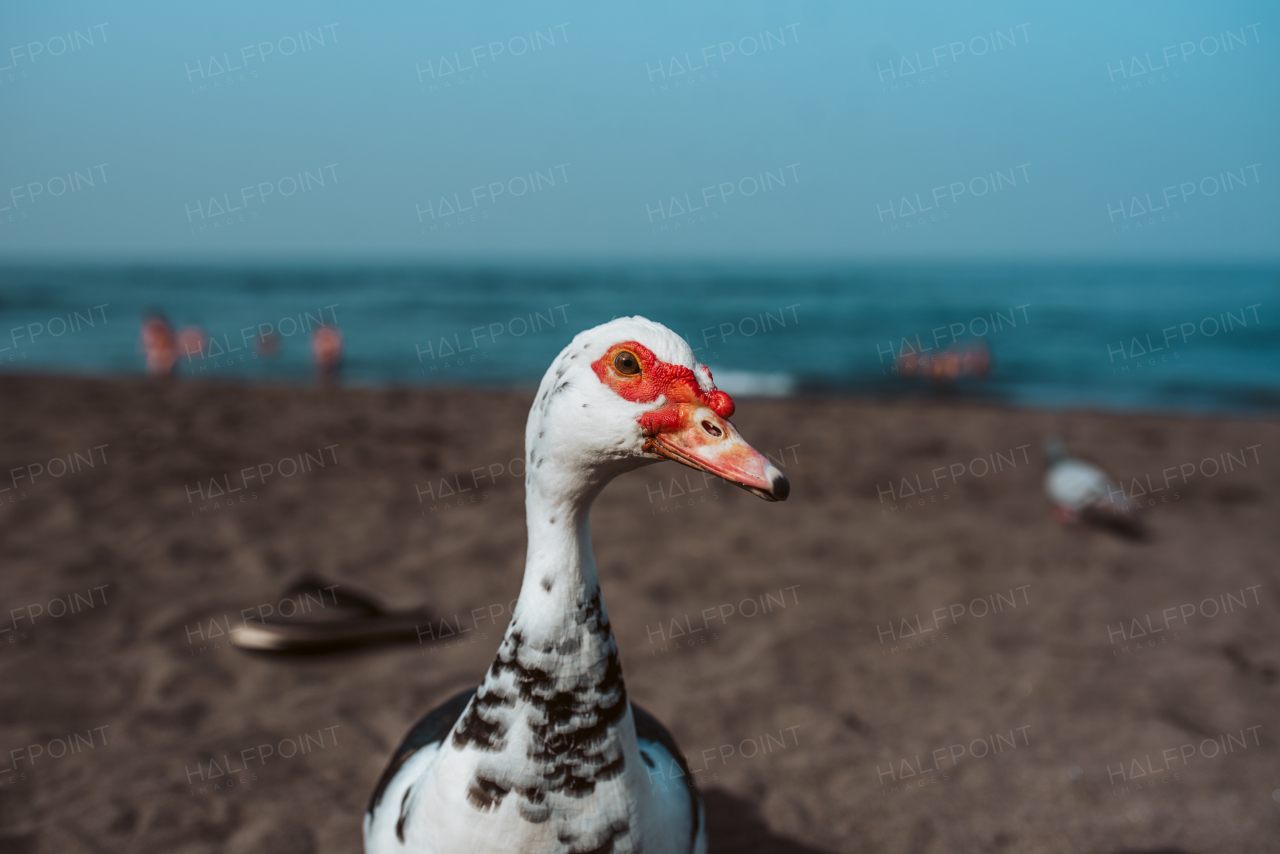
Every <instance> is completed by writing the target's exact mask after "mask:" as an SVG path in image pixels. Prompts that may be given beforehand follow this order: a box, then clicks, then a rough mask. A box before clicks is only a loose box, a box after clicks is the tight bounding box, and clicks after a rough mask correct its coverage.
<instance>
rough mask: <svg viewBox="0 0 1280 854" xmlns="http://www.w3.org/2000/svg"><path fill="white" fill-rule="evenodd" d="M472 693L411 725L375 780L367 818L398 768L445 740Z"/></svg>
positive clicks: (455, 697)
mask: <svg viewBox="0 0 1280 854" xmlns="http://www.w3.org/2000/svg"><path fill="white" fill-rule="evenodd" d="M475 692H476V689H475V688H472V689H471V690H469V691H463V692H462V693H460V694H455V695H454V696H452V697H450V698H449V699H448V700H445V701H444V703H442V704H441V705H439V706H437V707H436V708H434V709H432V710H431V711H429V712H427V713H426V715H424V716H423V718H422V720H420V721H418V722H417V723H416V724H414V726H413V729H411V730H409V734H408V735H406V736H405V737H404V741H402V742H400V746H399V747H397V748H396V752H395V754H394V755H393V756H392V757H391V763H390V764H389V765H387V770H385V771H383V772H382V778H381V779H379V780H378V787H377V788H376V789H374V790H373V795H372V796H370V798H369V808H368V809H367V810H365V812H366V813H367V814H368V816H372V815H373V814H374V812H375V811H376V810H377V809H378V806H379V805H380V804H381V803H382V796H383V795H384V794H385V793H386V791H387V787H388V786H390V785H391V781H392V780H393V779H395V776H396V774H398V773H399V772H400V769H401V768H403V767H404V765H405V763H406V762H408V761H409V760H410V759H411V758H412V757H413V756H414V754H416V753H418V751H420V750H422V749H423V748H424V747H429V746H430V745H433V744H439V743H441V742H442V741H444V739H445V736H447V735H448V734H449V731H450V730H452V729H453V725H454V724H455V723H457V722H458V718H460V717H461V716H462V711H463V710H464V709H465V708H466V707H467V703H468V702H470V700H471V695H472V694H474V693H475Z"/></svg>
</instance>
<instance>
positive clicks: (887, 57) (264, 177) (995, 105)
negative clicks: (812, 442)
mask: <svg viewBox="0 0 1280 854" xmlns="http://www.w3.org/2000/svg"><path fill="white" fill-rule="evenodd" d="M370 5H371V4H367V3H334V2H320V3H270V4H263V3H258V2H254V3H250V2H219V3H207V2H202V3H190V2H182V3H175V2H163V3H160V2H156V3H130V4H125V5H121V6H112V5H110V4H102V3H87V2H86V3H66V4H34V3H24V4H11V8H9V9H8V10H7V11H6V13H5V14H4V16H3V20H2V21H0V46H2V47H0V49H2V50H3V55H2V56H0V66H7V67H6V68H4V69H3V70H2V71H0V114H3V116H4V117H5V118H4V134H3V147H2V148H0V151H2V152H3V154H2V159H0V183H2V184H3V186H2V187H0V193H2V196H0V208H8V210H0V259H7V260H31V259H44V260H70V259H83V260H130V261H132V260H140V261H175V260H176V261H193V262H194V261H207V260H218V261H228V262H237V261H262V260H272V261H281V262H291V261H309V262H316V261H326V260H331V259H332V260H342V261H349V260H369V261H378V260H388V261H391V260H394V261H441V260H449V261H453V260H483V261H494V260H499V259H511V260H515V259H528V258H543V259H557V260H587V261H597V260H616V259H624V260H635V259H639V260H678V259H684V258H703V259H724V260H743V259H750V258H757V257H758V258H771V259H821V260H848V261H861V260H887V259H921V258H951V257H978V258H996V259H1063V258H1066V259H1073V260H1081V261H1095V260H1096V261H1118V260H1119V261H1127V260H1132V261H1151V260H1160V261H1170V260H1174V261H1206V262H1214V263H1219V262H1258V261H1262V262H1274V261H1275V260H1276V259H1277V247H1278V245H1280V241H1277V239H1276V236H1277V234H1280V227H1278V226H1280V206H1278V205H1277V187H1280V172H1277V171H1276V169H1277V165H1280V159H1278V158H1277V156H1276V155H1277V153H1278V152H1277V147H1278V146H1280V133H1278V131H1280V110H1278V109H1277V106H1278V105H1280V97H1278V95H1280V26H1277V25H1276V24H1275V15H1274V14H1273V10H1274V9H1275V8H1276V7H1275V5H1274V4H1272V3H1263V2H1252V3H1245V2H1240V3H1224V2H1220V3H1201V4H1198V8H1195V9H1191V8H1188V6H1189V4H1169V3H1137V2H1135V3H1123V4H1117V3H1114V2H1084V3H1081V2H1072V3H1058V4H1027V3H999V2H986V3H955V2H940V3H922V2H913V3H874V4H872V3H857V4H853V3H834V2H824V0H815V2H803V3H742V2H737V3H728V2H721V3H697V4H690V3H685V2H679V3H653V4H643V5H640V6H634V7H632V8H629V9H619V8H617V6H616V4H605V5H602V4H598V3H582V4H547V5H542V4H537V5H535V4H527V3H509V4H486V5H485V7H484V8H485V11H481V10H480V8H479V7H473V6H470V5H468V4H423V3H413V4H410V3H403V4H397V5H396V8H394V9H371V8H370ZM77 33H78V34H79V35H76V34H77ZM307 34H309V35H307ZM539 34H540V35H539ZM90 38H92V40H93V43H92V44H90V43H89V39H90ZM321 40H323V43H321ZM299 41H301V43H302V45H305V49H303V47H301V46H299V44H298V42H299ZM69 42H70V43H72V44H74V45H75V49H74V50H73V49H72V48H71V46H70V44H69ZM220 71H221V72H222V73H219V72H220ZM450 72H452V73H450ZM681 72H683V73H681ZM1144 72H1145V73H1144ZM215 84H216V85H215ZM202 86H203V88H201V87H202ZM433 86H434V87H435V88H434V89H433V88H432V87H433ZM663 86H665V87H666V88H665V89H664V88H663ZM895 86H896V87H897V88H896V89H895V88H894V87H895ZM1126 86H1127V87H1128V88H1127V89H1125V88H1124V87H1126ZM77 173H78V175H77ZM300 173H301V174H300ZM307 173H310V177H308V175H307ZM535 173H537V174H535ZM997 173H999V175H997ZM1228 173H1230V174H1231V175H1232V176H1234V177H1228ZM538 175H540V176H541V177H538ZM90 178H92V179H93V181H94V183H93V184H92V185H90V184H89V183H88V181H89V179H90ZM322 179H323V181H324V184H323V185H321V184H320V181H321V180H322ZM1210 179H1212V180H1210ZM553 180H554V185H552V183H551V182H552V181H553ZM298 181H301V182H302V183H303V185H305V186H306V187H307V189H306V190H305V191H303V190H301V189H298V188H297V187H296V182H298ZM530 182H532V183H533V184H534V186H535V187H537V189H536V191H534V190H532V189H528V188H527V184H528V183H530ZM992 184H994V185H995V187H994V188H993V187H992V186H991V185H992ZM760 185H763V186H760ZM1224 185H1225V186H1224ZM766 188H767V189H766ZM997 188H998V189H997ZM1171 188H1172V189H1171ZM291 190H292V192H290V191H291ZM268 191H269V192H268ZM522 191H523V192H522ZM753 191H754V192H753ZM442 199H443V201H442ZM1135 205H1136V206H1135ZM229 208H239V210H230V211H227V212H226V213H224V214H222V215H221V216H219V215H218V214H217V211H219V210H223V209H229ZM458 208H469V210H464V211H460V213H461V216H462V217H463V221H462V222H459V221H458V216H457V215H456V213H455V215H453V216H450V215H449V211H451V210H455V209H458ZM922 209H923V210H922ZM1150 209H1156V210H1150ZM242 217H243V219H242ZM472 217H474V220H473V219H472ZM215 221H216V222H217V225H216V226H215V225H214V223H215ZM446 222H447V223H448V225H447V226H446ZM908 223H910V225H909V226H908ZM1139 223H1140V224H1141V227H1140V228H1139V227H1138V226H1139ZM677 224H678V227H677ZM202 225H203V226H204V227H205V230H204V231H201V230H200V226H202ZM432 225H435V226H436V230H435V231H432V230H430V226H432ZM664 225H665V226H666V230H665V231H663V230H662V227H663V226H664ZM895 225H896V226H897V230H896V231H895V230H894V228H893V227H894V226H895ZM1126 225H1127V226H1128V230H1125V228H1124V226H1126Z"/></svg>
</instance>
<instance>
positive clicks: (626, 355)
mask: <svg viewBox="0 0 1280 854" xmlns="http://www.w3.org/2000/svg"><path fill="white" fill-rule="evenodd" d="M613 369H614V370H615V371H617V372H618V373H620V374H622V375H623V376H624V377H634V376H635V375H636V374H638V373H640V360H639V359H637V358H636V354H635V353H632V352H631V351H630V350H623V351H622V352H620V353H618V355H616V356H614V357H613Z"/></svg>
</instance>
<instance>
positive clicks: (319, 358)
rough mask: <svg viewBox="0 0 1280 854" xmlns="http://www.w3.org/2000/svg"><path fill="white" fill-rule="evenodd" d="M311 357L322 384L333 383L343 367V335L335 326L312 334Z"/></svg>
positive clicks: (323, 328) (325, 327)
mask: <svg viewBox="0 0 1280 854" xmlns="http://www.w3.org/2000/svg"><path fill="white" fill-rule="evenodd" d="M311 355H312V356H313V357H315V360H316V374H317V375H318V376H319V378H320V382H322V383H332V382H335V381H336V380H337V378H338V370H339V368H341V367H342V333H341V332H339V331H338V330H337V328H336V327H334V326H321V327H319V328H318V329H316V331H315V332H312V333H311Z"/></svg>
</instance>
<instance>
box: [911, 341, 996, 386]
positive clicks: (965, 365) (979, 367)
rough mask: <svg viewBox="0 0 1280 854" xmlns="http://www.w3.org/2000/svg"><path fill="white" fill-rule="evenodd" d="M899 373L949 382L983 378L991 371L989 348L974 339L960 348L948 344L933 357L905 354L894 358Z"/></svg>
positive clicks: (938, 381) (941, 382)
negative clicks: (972, 342)
mask: <svg viewBox="0 0 1280 854" xmlns="http://www.w3.org/2000/svg"><path fill="white" fill-rule="evenodd" d="M894 369H895V370H896V371H897V372H898V375H899V376H903V377H924V378H926V379H929V380H931V381H933V382H935V383H940V384H949V383H953V382H956V381H957V380H963V379H978V380H980V379H985V378H986V376H987V373H988V372H989V371H990V370H991V350H990V349H989V348H988V347H987V345H986V344H984V343H982V342H977V343H975V344H968V345H965V346H963V347H961V346H951V347H948V348H947V349H946V350H944V351H943V352H941V353H939V354H937V355H936V356H927V355H924V354H921V353H906V354H903V355H901V356H899V357H898V358H897V359H896V360H895V361H894Z"/></svg>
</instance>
